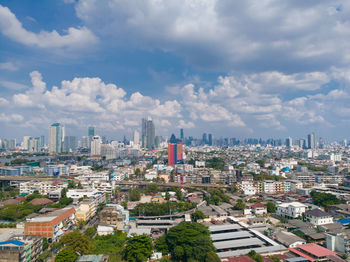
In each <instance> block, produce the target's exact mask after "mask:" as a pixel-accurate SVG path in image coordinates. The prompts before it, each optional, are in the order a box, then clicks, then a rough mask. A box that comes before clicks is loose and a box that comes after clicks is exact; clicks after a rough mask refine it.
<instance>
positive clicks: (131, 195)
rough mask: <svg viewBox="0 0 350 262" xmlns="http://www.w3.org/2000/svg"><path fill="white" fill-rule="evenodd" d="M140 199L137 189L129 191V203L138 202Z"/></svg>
mask: <svg viewBox="0 0 350 262" xmlns="http://www.w3.org/2000/svg"><path fill="white" fill-rule="evenodd" d="M140 199H141V194H140V191H139V190H138V189H137V188H134V189H131V190H130V191H129V200H130V201H139V200H140Z"/></svg>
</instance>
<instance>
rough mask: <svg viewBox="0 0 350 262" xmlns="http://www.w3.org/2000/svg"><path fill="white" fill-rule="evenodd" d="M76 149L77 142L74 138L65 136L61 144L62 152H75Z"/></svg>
mask: <svg viewBox="0 0 350 262" xmlns="http://www.w3.org/2000/svg"><path fill="white" fill-rule="evenodd" d="M77 147H78V142H77V138H76V137H75V136H66V137H65V138H64V143H63V150H64V152H76V151H77Z"/></svg>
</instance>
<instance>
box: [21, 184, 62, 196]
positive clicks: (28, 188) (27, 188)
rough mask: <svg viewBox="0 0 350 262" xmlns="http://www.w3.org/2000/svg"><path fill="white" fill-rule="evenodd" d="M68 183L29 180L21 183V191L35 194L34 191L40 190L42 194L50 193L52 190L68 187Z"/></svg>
mask: <svg viewBox="0 0 350 262" xmlns="http://www.w3.org/2000/svg"><path fill="white" fill-rule="evenodd" d="M67 187H68V184H67V183H55V182H51V181H41V182H40V181H28V182H21V183H20V184H19V192H20V193H21V194H22V193H27V194H33V193H34V191H38V192H39V193H40V194H41V195H48V194H49V193H51V192H55V191H59V192H61V190H62V189H63V188H67Z"/></svg>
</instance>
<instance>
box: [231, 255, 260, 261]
mask: <svg viewBox="0 0 350 262" xmlns="http://www.w3.org/2000/svg"><path fill="white" fill-rule="evenodd" d="M228 262H255V260H254V259H252V258H250V257H248V256H241V257H230V258H228Z"/></svg>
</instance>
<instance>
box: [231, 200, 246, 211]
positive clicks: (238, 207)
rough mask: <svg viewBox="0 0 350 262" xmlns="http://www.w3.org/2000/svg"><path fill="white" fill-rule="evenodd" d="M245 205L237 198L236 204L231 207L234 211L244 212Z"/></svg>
mask: <svg viewBox="0 0 350 262" xmlns="http://www.w3.org/2000/svg"><path fill="white" fill-rule="evenodd" d="M245 207H246V205H245V204H244V202H243V199H241V198H239V199H238V200H237V202H236V204H235V205H234V206H233V209H234V210H242V211H243V210H244V209H245Z"/></svg>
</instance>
